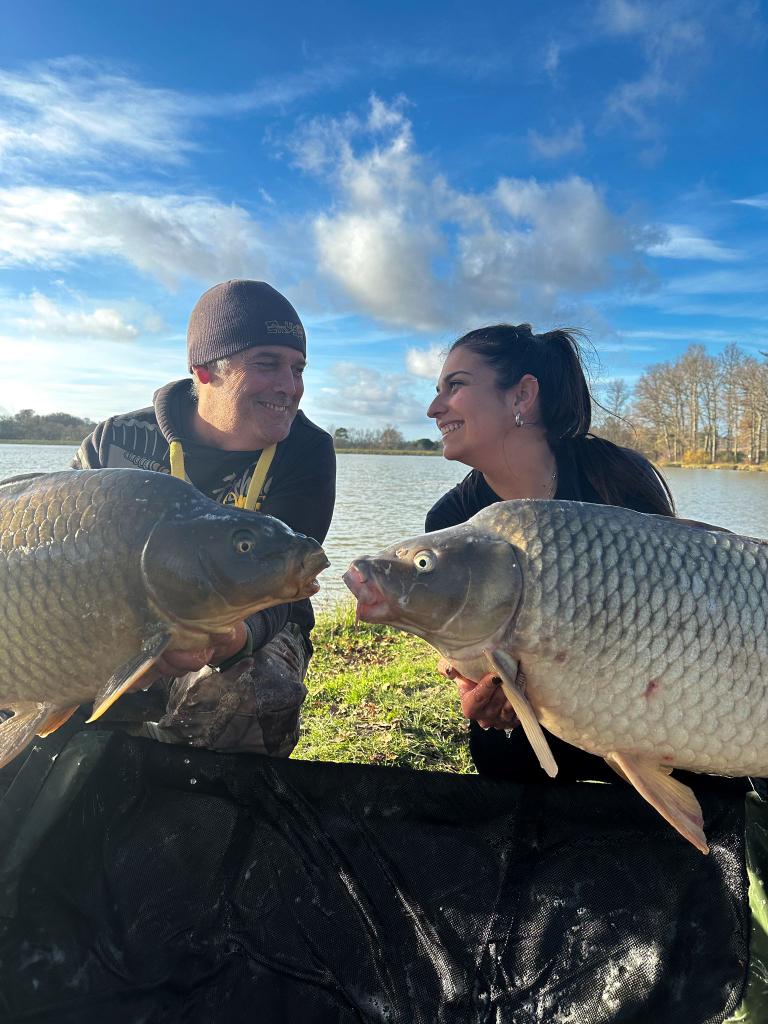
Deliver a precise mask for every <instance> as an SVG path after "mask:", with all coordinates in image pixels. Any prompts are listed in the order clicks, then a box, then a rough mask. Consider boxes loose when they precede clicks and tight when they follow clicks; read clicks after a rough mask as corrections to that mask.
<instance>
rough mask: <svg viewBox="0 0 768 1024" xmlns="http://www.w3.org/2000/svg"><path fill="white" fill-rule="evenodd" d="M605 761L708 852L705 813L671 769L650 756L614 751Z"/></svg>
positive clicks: (688, 837)
mask: <svg viewBox="0 0 768 1024" xmlns="http://www.w3.org/2000/svg"><path fill="white" fill-rule="evenodd" d="M605 760H606V761H607V762H608V764H609V765H610V766H611V767H612V768H613V769H616V770H619V774H620V775H623V776H624V778H625V779H626V780H627V781H628V782H630V783H631V784H632V785H633V786H634V787H635V789H636V790H637V792H638V793H639V794H640V796H642V797H643V798H644V799H645V800H647V801H648V803H649V804H650V805H651V807H655V808H656V810H657V811H658V812H659V814H660V815H661V816H662V818H664V819H665V820H666V821H668V822H669V824H670V825H671V826H672V828H675V829H677V831H678V832H679V833H680V835H681V836H682V837H683V838H684V839H687V840H688V842H689V843H693V845H694V846H695V847H696V849H697V850H701V852H702V853H709V846H707V837H706V836H705V835H704V816H703V814H702V813H701V806H700V805H699V801H698V800H697V799H696V797H695V796H694V793H693V790H691V789H689V788H688V786H685V785H683V783H682V782H680V780H679V779H673V778H672V776H671V775H670V774H669V773H670V772H671V770H672V769H671V768H669V767H668V766H666V765H660V764H659V763H658V762H657V761H655V760H654V759H653V758H651V757H642V756H640V755H638V754H622V753H621V752H618V751H611V753H610V754H606V755H605Z"/></svg>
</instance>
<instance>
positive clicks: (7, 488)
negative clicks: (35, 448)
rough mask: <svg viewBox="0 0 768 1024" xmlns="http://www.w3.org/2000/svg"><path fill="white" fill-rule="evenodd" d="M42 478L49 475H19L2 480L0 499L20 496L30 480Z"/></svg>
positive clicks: (0, 483) (0, 482)
mask: <svg viewBox="0 0 768 1024" xmlns="http://www.w3.org/2000/svg"><path fill="white" fill-rule="evenodd" d="M73 472H74V471H73ZM41 476H48V473H19V475H18V476H9V477H7V478H6V479H5V480H0V498H12V497H13V496H14V495H15V494H20V493H21V492H22V491H23V490H24V489H25V487H26V486H27V484H28V483H29V481H30V480H37V478H38V477H41Z"/></svg>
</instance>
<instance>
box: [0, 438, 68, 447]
mask: <svg viewBox="0 0 768 1024" xmlns="http://www.w3.org/2000/svg"><path fill="white" fill-rule="evenodd" d="M82 440H83V439H82V437H81V438H80V440H79V441H41V440H39V439H35V440H27V439H25V438H23V437H0V444H56V445H60V446H61V447H62V448H78V447H79V446H80V444H81V443H82Z"/></svg>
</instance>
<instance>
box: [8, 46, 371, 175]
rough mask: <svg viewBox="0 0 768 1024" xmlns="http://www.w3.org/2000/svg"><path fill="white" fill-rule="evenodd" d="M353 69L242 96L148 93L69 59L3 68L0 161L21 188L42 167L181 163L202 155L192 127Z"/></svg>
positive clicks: (307, 89)
mask: <svg viewBox="0 0 768 1024" xmlns="http://www.w3.org/2000/svg"><path fill="white" fill-rule="evenodd" d="M354 73H355V72H354V68H353V67H352V66H350V65H349V63H346V64H345V63H333V62H329V61H324V62H323V63H322V64H321V65H320V66H319V67H317V68H309V69H307V70H305V71H302V72H299V73H297V74H288V75H284V76H282V77H280V78H275V77H274V76H270V77H269V78H267V79H265V80H264V81H263V82H257V83H256V84H255V85H254V86H253V87H252V88H251V89H248V90H246V91H244V92H241V93H229V94H227V93H224V94H220V95H205V94H199V93H198V94H196V93H184V92H179V91H176V90H173V89H165V88H158V87H154V86H150V85H144V84H142V83H141V82H138V81H136V80H135V79H134V78H132V77H131V75H130V74H129V73H128V72H127V71H126V70H125V69H124V68H122V67H119V66H115V65H113V64H110V63H109V62H107V61H96V60H88V59H85V58H83V57H66V58H59V59H55V60H49V61H41V62H37V63H34V64H31V65H28V66H27V67H25V68H24V69H22V70H16V71H10V70H2V69H0V163H1V164H2V169H3V171H4V172H5V173H6V174H8V173H9V172H13V173H14V175H15V177H16V180H17V181H18V179H19V177H20V176H25V177H26V178H27V180H37V179H39V172H40V169H41V167H44V166H46V165H47V166H56V165H60V166H64V167H66V170H67V172H68V173H70V174H72V173H83V172H87V173H89V174H91V173H93V171H94V169H96V170H98V171H99V172H100V173H104V174H111V172H112V171H114V169H115V165H116V164H117V165H119V164H121V163H122V164H125V163H126V162H136V161H144V162H148V163H149V164H150V165H161V166H162V165H178V164H181V163H184V162H185V161H186V159H187V157H188V156H189V154H190V153H191V152H192V151H194V150H197V149H199V148H201V147H200V145H198V144H197V143H195V142H193V141H192V140H191V139H190V137H189V136H190V129H191V127H192V123H193V121H195V120H197V121H199V120H200V119H202V118H208V119H210V118H222V117H229V116H232V115H239V114H244V113H249V112H252V111H259V110H265V109H270V108H274V107H283V106H285V105H286V104H291V103H294V102H296V101H297V100H299V99H301V98H303V97H304V96H307V95H308V94H310V93H313V92H317V91H319V90H322V89H327V88H329V87H333V86H334V85H337V84H339V83H340V82H342V81H344V80H345V79H347V78H349V77H350V76H351V75H352V74H354Z"/></svg>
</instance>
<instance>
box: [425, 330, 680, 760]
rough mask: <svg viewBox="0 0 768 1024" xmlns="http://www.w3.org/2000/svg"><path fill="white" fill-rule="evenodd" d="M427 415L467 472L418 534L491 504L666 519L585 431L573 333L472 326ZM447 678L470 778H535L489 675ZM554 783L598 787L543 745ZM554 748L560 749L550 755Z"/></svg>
mask: <svg viewBox="0 0 768 1024" xmlns="http://www.w3.org/2000/svg"><path fill="white" fill-rule="evenodd" d="M427 414H428V415H429V416H430V417H432V418H433V419H435V420H436V421H437V425H438V427H439V428H440V431H441V433H442V435H443V454H444V456H445V458H446V459H451V460H456V461H457V462H463V463H465V464H466V465H468V466H471V467H472V471H471V472H470V473H469V474H468V475H467V476H466V477H465V478H464V479H463V480H462V481H461V482H460V483H459V484H457V485H456V486H455V487H453V488H452V489H451V490H450V491H448V492H447V493H446V494H444V495H443V497H442V498H440V500H439V501H438V502H437V503H436V504H435V505H434V506H433V507H432V508H431V509H430V511H429V513H428V514H427V519H426V529H427V530H428V531H430V532H432V531H434V530H440V529H443V528H444V527H448V526H454V525H456V524H457V523H463V522H466V521H467V520H468V519H470V518H471V517H472V516H473V515H475V513H477V512H479V511H480V510H481V509H483V508H485V507H486V506H488V505H492V504H493V503H494V502H497V501H506V500H509V499H513V498H540V499H552V498H558V499H566V500H572V501H587V502H593V503H597V504H605V505H618V506H622V507H625V508H632V509H635V510H636V511H638V512H648V513H656V514H658V515H667V516H669V515H673V514H674V511H673V508H672V499H671V495H670V493H669V489H668V488H667V485H666V483H665V481H664V479H663V478H662V477H661V475H660V474H659V473H658V471H657V470H656V469H655V468H654V467H653V466H652V465H651V463H650V462H648V460H647V459H645V457H644V456H642V455H640V454H639V453H638V452H635V451H633V450H631V449H628V448H619V447H618V446H616V445H614V444H611V442H609V441H606V440H605V439H604V438H598V437H594V436H593V435H592V434H590V433H589V429H590V425H591V420H592V397H591V395H590V392H589V387H588V385H587V381H586V378H585V375H584V371H583V368H582V364H581V356H580V351H579V345H578V342H577V339H576V337H575V334H574V333H573V332H570V331H565V330H556V331H549V332H548V333H546V334H534V333H533V332H532V331H531V328H530V326H529V325H528V324H521V325H519V326H517V327H513V326H510V325H507V324H500V325H497V326H493V327H483V328H480V329H478V330H475V331H471V332H470V333H469V334H465V335H464V336H463V337H461V338H459V339H458V341H456V342H455V343H454V344H453V346H452V347H451V350H450V352H449V354H448V358H447V359H446V361H445V364H444V366H443V368H442V372H441V374H440V379H439V382H438V386H437V396H436V397H435V399H434V400H433V402H432V403H431V405H430V407H429V409H428V412H427ZM443 670H444V672H445V674H446V675H448V676H449V677H450V678H457V681H458V688H459V695H460V697H461V704H462V710H463V711H464V714H465V715H466V716H467V717H468V718H469V719H471V725H470V749H471V752H472V757H473V759H474V761H475V764H476V765H477V768H478V771H479V772H480V773H481V774H488V775H495V776H498V777H505V778H515V779H517V780H523V779H528V778H531V779H539V778H540V777H543V776H541V772H540V771H539V768H538V762H536V759H535V758H534V757H532V753H531V748H530V747H529V745H528V744H527V743H526V742H525V738H524V737H523V736H522V735H521V734H520V731H519V730H518V731H516V732H512V734H511V735H509V736H507V735H505V732H504V730H509V729H510V728H511V727H512V726H514V725H515V724H516V718H515V714H514V712H513V710H512V707H511V705H510V704H509V703H508V702H507V700H506V697H505V696H504V693H503V691H502V689H501V687H499V686H497V685H496V684H495V682H494V679H493V677H492V676H490V675H489V676H487V677H485V678H484V679H482V680H470V679H464V678H462V677H460V676H458V674H457V673H456V671H455V670H454V669H453V668H452V667H451V666H450V665H448V664H445V665H443ZM550 742H551V744H552V746H553V750H555V755H556V757H557V758H558V761H559V763H560V764H561V773H560V775H559V776H558V777H559V778H563V777H566V778H574V777H577V778H600V777H601V776H602V775H603V774H604V766H603V764H602V762H600V759H599V758H595V757H593V756H592V755H590V754H583V753H581V752H579V751H576V750H575V748H573V747H570V746H568V745H567V744H564V743H561V741H559V740H557V739H556V738H555V737H551V738H550ZM561 748H562V749H561Z"/></svg>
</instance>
